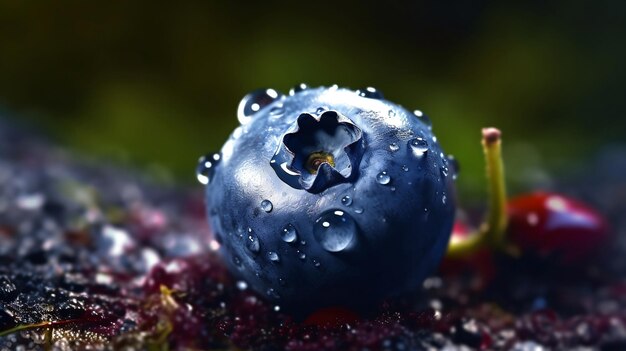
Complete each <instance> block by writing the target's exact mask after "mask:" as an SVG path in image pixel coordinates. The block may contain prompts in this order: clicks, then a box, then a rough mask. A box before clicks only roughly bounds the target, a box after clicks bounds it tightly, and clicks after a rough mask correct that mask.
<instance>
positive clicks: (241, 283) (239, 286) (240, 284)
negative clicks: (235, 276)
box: [237, 280, 248, 290]
mask: <svg viewBox="0 0 626 351" xmlns="http://www.w3.org/2000/svg"><path fill="white" fill-rule="evenodd" d="M247 288H248V283H246V282H244V281H243V280H240V281H238V282H237V289H239V290H246V289H247Z"/></svg>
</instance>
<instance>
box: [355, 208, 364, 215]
mask: <svg viewBox="0 0 626 351" xmlns="http://www.w3.org/2000/svg"><path fill="white" fill-rule="evenodd" d="M354 213H358V214H361V213H363V209H362V208H360V207H358V208H355V209H354Z"/></svg>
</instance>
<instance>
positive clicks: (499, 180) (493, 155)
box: [447, 128, 508, 258]
mask: <svg viewBox="0 0 626 351" xmlns="http://www.w3.org/2000/svg"><path fill="white" fill-rule="evenodd" d="M482 132H483V138H482V145H483V153H484V154H485V164H486V170H487V184H488V188H489V205H488V209H487V216H486V218H485V221H484V222H483V223H482V224H481V225H480V227H479V228H478V230H477V231H476V232H474V233H470V234H469V235H468V236H466V238H465V239H464V240H460V241H450V245H449V247H448V254H447V256H448V257H451V258H455V257H464V256H467V255H469V254H471V253H473V252H476V251H477V250H479V249H480V248H482V247H485V246H487V247H491V248H493V249H496V250H503V249H505V234H506V227H507V221H508V215H507V209H506V199H507V195H506V186H505V181H504V162H503V161H502V142H501V133H500V131H499V130H498V129H496V128H485V129H483V131H482Z"/></svg>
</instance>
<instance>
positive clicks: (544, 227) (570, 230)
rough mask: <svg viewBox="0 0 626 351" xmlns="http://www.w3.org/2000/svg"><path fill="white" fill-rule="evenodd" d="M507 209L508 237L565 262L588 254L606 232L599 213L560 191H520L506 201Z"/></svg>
mask: <svg viewBox="0 0 626 351" xmlns="http://www.w3.org/2000/svg"><path fill="white" fill-rule="evenodd" d="M508 210H509V226H508V230H507V231H508V237H509V238H510V240H511V241H512V242H513V243H514V244H516V245H518V246H519V247H520V248H521V249H522V250H524V251H526V250H528V251H529V252H535V253H537V254H539V255H541V256H558V259H559V261H560V262H562V263H565V264H567V263H575V262H579V261H581V260H584V259H586V258H588V257H589V256H590V255H591V254H593V253H594V252H596V250H597V249H598V248H599V247H600V246H601V245H602V244H604V243H606V241H607V239H608V236H609V231H608V225H607V222H606V220H605V219H604V217H603V216H602V215H600V214H599V213H598V212H596V211H595V210H593V209H591V208H590V207H589V206H587V205H585V204H583V203H581V202H578V201H576V200H573V199H570V198H568V197H565V196H563V195H560V194H555V193H545V192H537V193H532V194H527V195H522V196H519V197H517V198H514V199H512V200H510V201H509V204H508Z"/></svg>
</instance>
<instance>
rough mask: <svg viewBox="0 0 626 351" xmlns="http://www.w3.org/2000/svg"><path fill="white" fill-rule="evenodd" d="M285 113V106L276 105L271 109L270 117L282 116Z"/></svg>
mask: <svg viewBox="0 0 626 351" xmlns="http://www.w3.org/2000/svg"><path fill="white" fill-rule="evenodd" d="M284 113H285V108H284V107H283V106H282V105H280V106H274V107H272V108H271V109H270V117H272V118H279V117H281V116H282V115H283V114H284Z"/></svg>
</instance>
